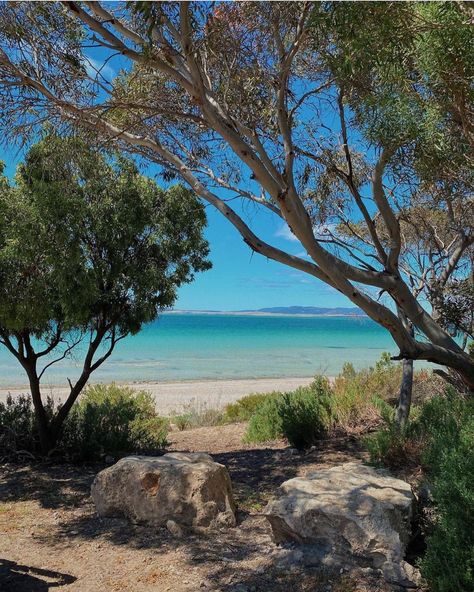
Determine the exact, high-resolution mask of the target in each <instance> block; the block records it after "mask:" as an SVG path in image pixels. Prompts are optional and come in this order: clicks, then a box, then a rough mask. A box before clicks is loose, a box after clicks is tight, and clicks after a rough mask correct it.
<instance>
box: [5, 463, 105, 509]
mask: <svg viewBox="0 0 474 592" xmlns="http://www.w3.org/2000/svg"><path fill="white" fill-rule="evenodd" d="M102 468H104V465H103V464H101V465H72V464H45V463H37V464H24V465H19V464H7V465H4V466H3V467H0V470H1V472H0V477H1V479H0V499H1V500H2V501H3V502H18V501H33V500H34V501H38V502H39V503H40V505H41V506H42V507H43V508H48V509H58V508H74V507H80V506H81V505H82V504H84V502H85V501H86V500H88V498H89V496H90V486H91V483H92V481H93V479H94V476H95V475H96V473H97V472H98V471H100V470H101V469H102Z"/></svg>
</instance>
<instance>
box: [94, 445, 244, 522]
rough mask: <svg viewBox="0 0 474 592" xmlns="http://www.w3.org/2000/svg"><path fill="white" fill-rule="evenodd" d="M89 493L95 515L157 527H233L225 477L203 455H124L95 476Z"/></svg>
mask: <svg viewBox="0 0 474 592" xmlns="http://www.w3.org/2000/svg"><path fill="white" fill-rule="evenodd" d="M91 493H92V499H93V501H94V504H95V506H96V509H97V512H98V514H99V515H101V516H117V515H119V516H125V517H127V518H129V519H131V520H132V521H134V522H144V523H148V524H153V525H158V526H164V525H166V524H167V523H168V522H169V521H174V522H176V523H177V524H178V525H182V526H187V527H210V526H218V525H222V526H224V525H227V526H233V525H235V514H234V510H235V505H234V500H233V496H232V487H231V483H230V478H229V473H228V472H227V469H226V467H225V466H224V465H221V464H219V463H216V462H214V461H213V460H212V458H211V457H210V456H209V455H208V454H202V453H195V454H183V453H171V454H165V455H164V456H159V457H151V456H127V457H126V458H123V459H121V460H120V461H119V462H118V463H116V464H115V465H113V466H111V467H109V468H107V469H104V470H103V471H101V472H100V473H99V474H98V475H97V476H96V478H95V479H94V482H93V483H92V489H91Z"/></svg>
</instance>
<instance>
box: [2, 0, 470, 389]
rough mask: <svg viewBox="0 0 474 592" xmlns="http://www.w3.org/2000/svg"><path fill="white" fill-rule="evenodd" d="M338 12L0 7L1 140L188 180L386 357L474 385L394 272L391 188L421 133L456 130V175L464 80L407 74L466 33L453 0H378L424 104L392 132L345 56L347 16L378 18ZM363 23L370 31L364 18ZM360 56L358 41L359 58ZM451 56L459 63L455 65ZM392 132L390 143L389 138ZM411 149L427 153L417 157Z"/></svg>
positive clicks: (463, 73)
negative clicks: (389, 344) (101, 154)
mask: <svg viewBox="0 0 474 592" xmlns="http://www.w3.org/2000/svg"><path fill="white" fill-rule="evenodd" d="M344 4H347V5H348V6H347V7H346V8H345V9H344V8H341V7H337V5H335V4H331V3H313V2H274V3H266V2H261V3H259V2H245V3H242V2H238V3H205V2H196V3H189V2H179V3H178V2H154V3H144V2H135V3H132V2H130V3H127V4H123V3H122V4H117V5H115V4H105V3H101V2H84V3H78V2H63V3H47V4H34V3H11V4H7V3H4V4H2V6H1V7H0V17H1V25H0V31H1V49H0V84H1V87H2V99H3V104H4V113H3V121H4V124H5V129H8V130H10V131H11V132H13V133H14V134H16V135H21V134H23V133H27V132H28V131H29V130H30V129H31V127H32V126H34V125H35V124H37V123H38V122H41V121H44V120H48V121H52V122H58V123H60V122H64V121H67V122H69V123H70V124H71V125H74V126H80V127H81V128H83V129H87V130H90V132H91V137H97V136H98V137H100V139H101V141H109V142H113V143H115V144H117V145H119V146H120V147H121V148H122V149H123V150H125V151H130V152H133V153H134V154H135V155H137V156H138V157H140V158H144V159H147V160H148V161H151V162H154V163H158V164H159V165H162V167H163V172H164V175H166V177H167V178H168V179H169V178H180V179H182V180H184V181H185V182H186V183H187V184H188V185H189V186H190V187H191V188H192V189H193V190H194V192H195V193H196V194H197V195H199V196H200V197H201V198H202V199H203V200H204V201H206V202H208V203H210V204H212V205H213V206H215V207H216V208H217V209H218V210H219V211H220V212H221V213H222V214H223V215H224V216H225V217H226V218H227V219H228V220H229V222H230V223H231V224H233V225H234V227H235V228H236V229H237V231H238V232H239V233H240V234H241V235H242V237H243V239H244V241H245V242H246V243H247V244H248V245H249V247H250V248H251V249H252V250H254V251H255V252H257V253H260V254H262V255H263V256H266V257H268V258H270V259H273V260H275V261H278V262H280V263H283V264H285V265H288V266H290V267H293V268H295V269H298V270H301V271H303V272H305V273H307V274H309V275H310V276H312V277H314V278H317V279H319V280H321V281H323V282H325V283H327V284H328V285H330V286H332V287H333V288H335V289H336V290H338V291H339V292H341V293H342V294H344V295H345V296H346V297H347V298H348V299H349V300H351V302H353V303H354V304H355V305H357V306H359V307H360V308H361V309H362V310H364V311H365V312H366V313H367V315H368V316H369V317H370V318H372V319H373V320H374V321H376V322H377V323H379V324H380V325H382V326H383V327H385V328H386V329H387V330H388V331H389V332H390V334H391V335H392V337H393V339H394V341H395V343H396V344H397V346H398V348H399V350H400V353H399V356H398V357H399V358H400V359H407V360H429V361H431V362H435V363H438V364H442V365H445V366H448V367H449V368H452V369H453V370H454V371H456V372H457V373H458V374H459V375H460V376H461V377H462V379H463V381H464V382H465V384H466V385H468V387H469V388H471V389H472V388H474V361H473V359H472V358H471V357H470V356H469V355H468V354H467V353H466V352H464V351H463V349H462V347H461V346H460V345H459V344H458V343H457V342H456V340H455V339H454V338H453V337H452V336H451V335H450V333H449V331H447V330H446V328H445V327H444V326H443V324H442V323H441V322H440V321H439V319H436V318H435V315H433V314H432V313H431V310H430V307H429V306H427V305H426V303H425V301H424V300H423V299H422V298H421V297H420V295H418V294H417V292H416V290H415V289H414V288H413V286H412V285H411V283H410V279H409V275H408V274H407V273H406V270H405V269H404V267H403V266H402V264H401V263H402V259H403V257H404V255H405V247H406V245H405V242H404V238H403V235H402V225H401V217H402V213H403V212H406V211H408V209H409V208H410V207H411V205H412V204H411V199H412V198H411V195H412V194H413V192H412V191H411V190H410V191H400V190H399V185H400V179H399V176H398V171H399V168H400V167H405V166H406V163H407V162H408V163H409V166H410V167H412V169H413V171H415V176H414V177H413V179H412V180H411V181H412V182H414V183H415V184H416V183H420V182H421V180H420V179H421V172H420V171H421V168H420V167H421V165H423V164H425V165H426V166H427V167H429V163H430V160H429V151H428V150H427V147H428V146H429V145H430V138H432V137H434V136H432V134H433V133H434V131H436V132H437V135H436V139H437V140H438V139H439V138H440V137H441V138H447V141H448V142H449V141H451V140H453V138H454V137H455V134H454V132H453V131H452V130H453V126H455V120H456V119H457V120H459V122H458V124H457V125H458V128H457V129H458V130H460V131H461V133H462V135H463V151H464V152H463V151H461V152H459V151H457V152H456V154H455V158H453V163H455V164H456V171H462V170H465V167H466V163H467V162H470V161H471V159H472V151H471V149H470V146H471V144H470V141H471V139H472V137H471V132H472V121H471V115H472V104H471V102H470V101H471V95H470V93H468V92H467V90H466V89H469V88H470V87H469V82H467V83H466V84H464V86H463V85H462V84H458V86H456V88H457V89H458V88H459V89H460V91H459V93H453V92H452V89H451V88H449V85H448V83H446V82H445V81H444V80H443V78H442V76H441V74H442V72H443V71H444V70H443V68H442V66H443V63H442V62H441V63H440V64H438V65H436V63H434V65H433V66H429V64H428V66H429V67H426V68H424V70H423V68H421V66H423V65H424V64H425V58H426V55H427V54H426V48H427V47H430V36H432V35H433V34H437V32H439V31H442V32H443V35H444V34H445V37H446V38H445V37H443V35H440V38H441V41H440V42H439V43H440V47H441V49H439V48H438V51H437V53H436V55H435V58H436V59H438V58H439V56H441V54H442V48H443V47H444V46H446V47H448V49H449V47H451V45H450V43H451V40H450V38H451V37H454V38H455V43H454V42H453V43H454V45H453V47H455V48H456V47H457V45H459V42H458V40H459V39H458V38H459V36H461V35H462V36H464V38H469V39H471V37H472V25H471V23H470V17H469V15H466V14H465V12H464V8H463V5H462V3H459V5H458V4H454V3H451V4H450V5H449V6H448V7H446V8H443V10H444V12H443V11H441V12H439V13H438V12H436V11H434V10H431V8H430V9H429V10H428V9H426V10H425V9H424V8H423V7H421V8H420V7H418V6H417V4H415V3H405V4H406V8H404V11H405V12H403V11H401V10H400V11H399V12H397V11H396V9H395V8H394V3H388V4H389V5H390V8H391V11H392V15H389V16H388V17H386V18H384V20H383V23H382V24H383V27H381V28H380V30H379V31H378V40H380V39H381V40H382V46H383V43H384V42H388V41H389V40H390V35H391V34H392V32H393V28H392V27H391V26H389V25H390V19H391V16H393V18H394V19H398V20H397V21H396V22H397V23H400V22H401V24H400V30H404V33H403V34H405V33H406V32H407V31H409V32H410V33H412V34H413V38H415V39H422V40H423V41H424V45H423V44H421V45H420V46H416V45H415V50H416V51H418V48H419V52H420V55H421V58H420V61H419V63H418V64H415V66H416V67H415V68H413V72H410V75H412V76H415V77H417V78H416V80H415V82H414V83H413V85H412V86H413V88H414V89H415V91H416V92H415V93H414V95H415V99H413V100H412V102H411V105H416V104H417V102H419V103H420V105H421V107H420V108H418V110H417V111H416V112H414V113H415V114H418V119H416V117H412V114H411V113H410V118H411V121H417V122H418V124H419V127H418V128H416V129H415V130H410V133H408V134H404V133H401V132H402V131H403V129H404V124H403V117H402V118H401V119H400V115H403V114H404V109H399V110H398V112H397V111H396V110H393V109H390V108H389V107H390V101H388V100H386V99H387V97H386V96H385V95H384V94H383V93H382V94H380V93H377V92H370V93H365V92H363V90H364V85H367V86H368V87H369V89H370V84H372V82H373V81H374V77H373V76H372V73H373V68H372V66H371V65H370V64H369V66H370V67H369V68H368V69H367V70H366V71H364V70H361V71H360V72H359V73H358V72H357V71H356V72H353V69H352V67H351V66H352V65H353V63H354V61H355V59H357V57H358V56H357V52H354V48H353V47H351V35H352V37H355V38H357V39H359V38H358V37H357V33H358V31H357V29H355V28H354V27H353V26H352V25H351V16H350V13H351V12H352V13H354V11H355V10H356V9H357V11H359V13H360V17H359V18H360V19H361V20H362V21H364V14H365V13H366V11H367V15H368V16H370V14H369V13H370V11H371V10H372V11H373V10H374V7H371V6H368V5H367V4H365V5H364V4H362V5H361V4H357V6H355V4H353V3H344ZM375 4H376V7H375V8H380V5H379V4H378V3H375ZM461 5H462V6H461ZM443 7H444V4H443ZM344 10H346V11H348V13H344ZM347 14H349V17H348V16H347ZM407 15H408V16H407ZM446 15H447V16H446ZM411 17H413V22H414V23H415V25H409V19H410V18H411ZM415 17H416V18H415ZM400 19H402V20H401V21H400ZM341 21H342V23H343V27H344V26H345V27H346V33H347V34H346V35H344V34H343V33H344V31H343V30H341ZM367 22H368V23H370V24H371V25H372V26H376V22H377V17H375V19H374V18H368V20H367ZM374 23H375V24H374ZM402 25H403V26H402ZM364 26H365V25H364ZM410 26H411V27H412V28H410ZM407 27H408V28H407ZM397 31H398V30H397ZM347 35H349V39H348V38H347ZM397 39H398V38H397ZM443 44H444V46H443ZM361 46H363V43H360V39H359V46H358V47H356V48H355V49H357V50H358V51H359V53H360V48H361ZM471 46H472V44H471ZM397 51H398V49H397ZM455 51H456V50H455ZM351 52H354V54H353V55H351ZM415 53H416V52H415ZM423 56H425V57H423ZM450 57H453V56H451V54H450ZM454 57H455V56H454ZM465 57H466V56H465V55H464V53H462V52H461V53H460V58H459V59H460V60H461V61H463V60H464V61H466V60H465ZM363 58H364V60H365V62H367V56H366V55H365V56H363ZM412 58H413V56H412ZM453 59H454V58H453ZM438 66H439V67H438ZM423 67H424V66H423ZM449 67H451V65H450V64H449ZM345 69H346V72H345ZM471 70H472V64H470V63H468V62H467V61H466V63H465V64H464V65H463V66H462V67H460V68H459V69H458V74H459V77H460V78H461V79H462V80H464V79H468V78H469V77H470V76H471ZM367 75H369V76H368V77H367V78H366V79H364V78H363V77H364V76H367ZM463 77H464V78H463ZM426 80H428V83H429V82H430V81H434V83H435V84H434V88H435V90H436V93H433V101H432V104H431V106H432V109H431V110H430V115H431V117H430V118H428V119H427V118H423V117H420V116H419V114H420V113H421V114H423V102H422V101H421V102H420V101H419V99H420V97H421V98H423V96H424V95H425V94H426V88H427V87H426V84H428V83H427V82H426ZM450 81H451V79H450V78H448V82H450ZM356 83H357V84H356ZM424 84H425V87H424V86H423V85H424ZM384 88H385V86H384ZM463 93H464V94H463ZM416 95H417V96H418V98H416ZM358 97H359V99H360V106H361V108H360V109H357V108H356V105H357V101H358ZM382 99H383V100H386V102H385V103H384V109H383V110H380V109H377V107H378V106H379V105H380V101H381V100H382ZM373 113H375V114H376V116H377V117H375V118H372V119H371V115H372V114H373ZM439 113H441V114H442V116H439V117H438V116H437V114H439ZM379 115H380V117H379ZM376 123H379V124H380V123H382V124H383V125H378V126H377V125H375V124H376ZM392 127H394V128H396V130H397V133H393V134H390V129H391V128H392ZM420 129H421V131H423V132H425V134H424V135H423V134H421V133H419V130H420ZM412 131H413V133H411V132H412ZM464 140H465V141H464ZM459 145H460V144H459V143H458V144H457V145H456V146H455V147H456V150H457V147H458V146H459ZM419 150H422V152H423V154H425V157H423V158H419V159H416V158H414V157H415V156H417V154H418V152H419ZM435 156H439V154H438V153H437V152H436V153H435ZM447 161H448V159H444V160H443V163H444V164H446V170H448V166H447V164H448V163H447ZM431 162H433V161H431ZM415 164H416V165H417V166H416V167H415V166H414V165H415ZM426 195H429V193H428V192H427V193H426ZM229 196H230V197H234V198H240V199H241V200H243V201H244V203H252V204H254V205H255V207H257V208H261V209H263V210H265V211H266V212H268V213H269V214H270V215H272V216H275V218H276V219H277V220H280V221H281V222H282V223H284V224H286V225H288V226H289V228H290V229H291V231H292V232H293V234H294V235H295V237H296V238H297V239H298V240H299V241H300V242H301V245H302V247H303V248H304V250H305V251H306V253H307V255H306V256H295V255H292V254H291V253H290V252H289V251H287V250H283V249H281V248H278V247H277V246H275V245H273V244H271V241H270V240H269V239H268V238H267V237H264V236H258V235H257V234H256V233H255V232H254V231H253V230H252V228H251V224H250V222H249V221H247V220H246V219H245V217H244V216H243V215H241V214H240V213H239V210H237V209H235V208H234V207H233V203H232V201H231V199H229ZM341 227H344V228H345V232H341V231H340V230H339V229H340V228H341ZM359 228H362V229H363V232H359V230H358V229H359ZM334 229H337V231H334ZM348 233H350V234H351V235H352V236H353V238H354V240H353V241H348V240H347V238H346V236H347V234H348ZM469 240H471V239H469ZM380 294H383V298H381V297H380ZM411 326H413V327H414V328H415V329H416V332H415V333H413V332H412V330H411Z"/></svg>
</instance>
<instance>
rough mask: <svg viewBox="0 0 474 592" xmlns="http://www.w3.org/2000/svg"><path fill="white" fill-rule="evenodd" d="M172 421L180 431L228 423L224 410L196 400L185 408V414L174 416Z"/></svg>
mask: <svg viewBox="0 0 474 592" xmlns="http://www.w3.org/2000/svg"><path fill="white" fill-rule="evenodd" d="M171 421H172V422H173V423H174V424H175V425H176V427H177V428H178V430H180V431H183V430H189V429H192V428H200V427H208V426H217V425H222V424H224V423H226V421H225V412H224V411H223V410H222V409H219V408H213V407H208V404H207V402H201V401H199V400H196V399H194V400H192V401H191V402H189V403H187V404H186V405H185V406H184V409H183V413H180V414H178V415H172V417H171Z"/></svg>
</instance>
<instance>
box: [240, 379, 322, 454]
mask: <svg viewBox="0 0 474 592" xmlns="http://www.w3.org/2000/svg"><path fill="white" fill-rule="evenodd" d="M329 424H330V388H329V383H328V381H327V379H326V378H324V377H317V378H316V379H315V380H314V381H313V382H312V383H311V384H310V385H309V386H307V387H300V388H298V389H296V390H295V391H292V392H288V393H271V394H270V395H268V396H267V397H263V398H262V402H261V403H260V404H258V405H257V408H256V411H255V412H254V413H253V415H252V416H251V418H250V422H249V425H248V428H247V432H246V435H245V440H246V441H247V442H265V441H267V440H275V439H277V438H281V437H284V438H286V439H287V440H288V442H289V443H290V444H291V445H292V446H295V447H296V448H308V447H310V446H311V445H312V444H314V443H315V442H316V441H317V440H319V439H320V438H321V437H323V436H324V435H325V433H326V431H327V429H328V427H329Z"/></svg>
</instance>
